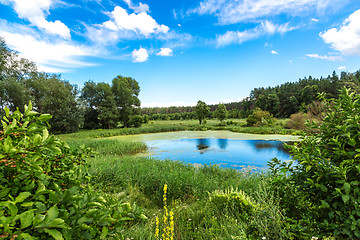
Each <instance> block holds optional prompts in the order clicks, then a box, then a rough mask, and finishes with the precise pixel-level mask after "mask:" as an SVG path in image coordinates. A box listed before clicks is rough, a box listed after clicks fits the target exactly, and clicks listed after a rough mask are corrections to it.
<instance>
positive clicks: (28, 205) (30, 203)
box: [21, 202, 34, 207]
mask: <svg viewBox="0 0 360 240" xmlns="http://www.w3.org/2000/svg"><path fill="white" fill-rule="evenodd" d="M32 205H34V202H24V203H22V204H21V206H22V207H31V206H32Z"/></svg>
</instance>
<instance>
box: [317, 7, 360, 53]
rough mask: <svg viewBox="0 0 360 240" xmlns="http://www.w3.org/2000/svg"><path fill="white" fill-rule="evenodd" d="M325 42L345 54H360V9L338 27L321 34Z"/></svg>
mask: <svg viewBox="0 0 360 240" xmlns="http://www.w3.org/2000/svg"><path fill="white" fill-rule="evenodd" d="M319 35H320V37H321V38H322V39H323V40H324V42H325V43H327V44H330V45H331V47H332V48H333V49H335V50H336V51H339V52H341V53H342V54H344V55H360V9H359V10H357V11H355V12H354V13H352V14H351V15H350V16H349V17H348V18H347V19H346V20H345V21H344V22H343V24H342V26H340V27H339V29H337V28H331V29H329V30H327V31H325V32H322V33H320V34H319Z"/></svg>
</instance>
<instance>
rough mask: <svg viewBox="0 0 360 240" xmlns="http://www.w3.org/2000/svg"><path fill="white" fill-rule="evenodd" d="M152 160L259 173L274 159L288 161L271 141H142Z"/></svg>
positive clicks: (278, 142) (280, 145)
mask: <svg viewBox="0 0 360 240" xmlns="http://www.w3.org/2000/svg"><path fill="white" fill-rule="evenodd" d="M145 143H146V144H147V145H148V147H149V149H150V153H151V156H152V157H157V158H159V159H172V160H179V161H183V162H186V163H192V164H196V165H200V164H201V165H204V164H218V165H220V166H221V167H230V168H235V169H242V168H246V167H252V168H258V169H262V168H265V167H266V164H267V161H269V160H271V159H272V158H274V157H277V158H278V159H281V160H289V159H290V155H289V153H287V152H286V150H285V149H284V143H283V142H281V141H273V140H272V141H271V140H234V139H224V138H217V139H216V138H197V139H192V138H191V139H189V138H185V139H177V140H166V139H165V140H150V141H145Z"/></svg>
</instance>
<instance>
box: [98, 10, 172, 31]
mask: <svg viewBox="0 0 360 240" xmlns="http://www.w3.org/2000/svg"><path fill="white" fill-rule="evenodd" d="M110 16H111V20H109V21H107V22H104V23H103V24H102V25H103V26H104V27H105V28H107V29H110V30H113V31H123V30H125V31H126V30H130V31H134V32H136V33H138V34H142V35H145V36H149V35H150V34H152V33H167V32H168V31H169V27H167V26H165V25H163V24H161V25H159V24H158V23H157V22H156V21H155V19H153V18H152V17H151V16H150V15H148V14H147V13H146V12H140V13H138V14H136V13H132V14H128V13H127V11H126V10H125V9H123V8H122V7H119V6H117V7H115V9H114V11H113V12H111V13H110Z"/></svg>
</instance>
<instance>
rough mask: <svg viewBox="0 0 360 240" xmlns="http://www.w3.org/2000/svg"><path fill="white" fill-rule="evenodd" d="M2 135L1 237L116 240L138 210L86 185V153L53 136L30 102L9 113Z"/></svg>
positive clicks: (44, 116) (46, 118) (137, 216)
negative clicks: (110, 239) (20, 108)
mask: <svg viewBox="0 0 360 240" xmlns="http://www.w3.org/2000/svg"><path fill="white" fill-rule="evenodd" d="M5 112H6V114H5V116H4V117H3V120H2V121H1V123H2V131H1V132H0V139H1V142H0V206H1V208H0V209H1V210H0V232H1V233H2V234H3V236H4V237H5V238H16V237H18V238H19V239H45V238H46V239H50V238H53V239H59V240H61V239H94V238H99V239H105V238H106V239H109V238H118V237H119V236H120V235H119V234H120V233H119V231H120V230H121V227H122V226H124V224H126V222H128V221H129V220H132V219H145V216H143V215H142V214H141V212H140V211H139V209H138V208H137V207H136V206H131V205H130V204H128V203H121V202H119V201H117V199H114V198H113V197H110V196H106V195H104V196H101V195H100V194H99V193H98V192H95V191H93V190H92V189H91V187H90V186H89V185H88V182H87V179H89V177H88V175H87V171H86V166H87V164H86V162H85V161H84V157H85V154H86V152H84V151H72V150H71V149H70V148H69V147H68V146H67V145H66V144H65V143H63V142H61V141H59V140H58V139H57V138H56V137H54V136H53V135H50V134H49V132H48V130H47V126H48V123H47V122H48V121H49V120H50V119H51V115H49V114H38V113H36V112H34V111H32V106H31V103H30V104H29V106H25V111H24V114H22V113H21V112H20V111H19V110H17V111H15V112H14V113H12V114H10V111H9V109H7V108H5Z"/></svg>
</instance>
